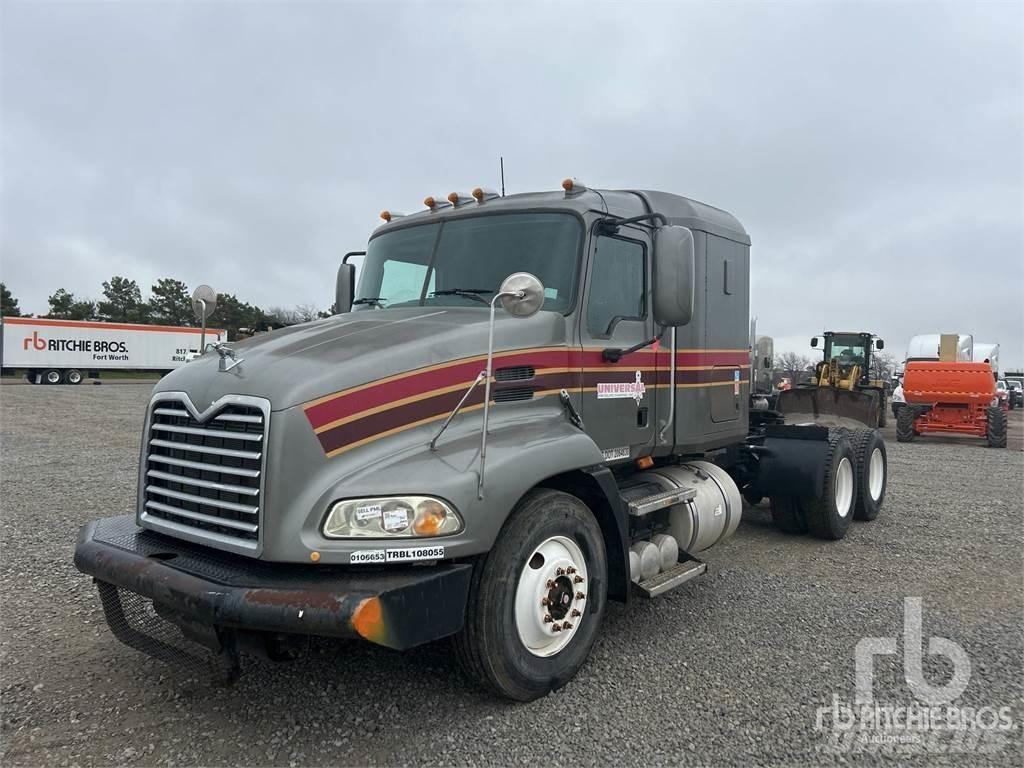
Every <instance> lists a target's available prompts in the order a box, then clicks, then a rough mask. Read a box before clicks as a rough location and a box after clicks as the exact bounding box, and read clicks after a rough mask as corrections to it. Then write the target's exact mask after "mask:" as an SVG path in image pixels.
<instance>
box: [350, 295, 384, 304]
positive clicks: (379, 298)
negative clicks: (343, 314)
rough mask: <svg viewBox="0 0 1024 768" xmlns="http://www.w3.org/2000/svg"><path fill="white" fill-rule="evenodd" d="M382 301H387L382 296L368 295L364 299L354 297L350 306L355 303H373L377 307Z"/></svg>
mask: <svg viewBox="0 0 1024 768" xmlns="http://www.w3.org/2000/svg"><path fill="white" fill-rule="evenodd" d="M382 301H387V299H386V298H384V297H383V296H368V297H366V298H365V299H356V300H355V301H353V302H352V306H353V307H354V306H355V305H356V304H375V305H376V306H378V307H379V306H381V302H382Z"/></svg>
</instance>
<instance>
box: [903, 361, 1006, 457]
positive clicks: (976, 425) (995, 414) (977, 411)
mask: <svg viewBox="0 0 1024 768" xmlns="http://www.w3.org/2000/svg"><path fill="white" fill-rule="evenodd" d="M903 396H904V397H905V398H906V401H907V405H906V407H905V408H903V409H902V410H901V411H900V415H899V417H898V419H897V423H896V439H897V440H898V441H899V442H901V443H907V442H910V441H911V440H913V439H914V438H915V437H917V436H918V435H921V434H924V433H926V432H954V433H958V434H963V435H974V436H976V437H984V438H986V439H987V440H988V444H989V445H990V446H992V447H993V448H1005V447H1006V414H1005V413H1004V412H1003V410H1002V408H1000V407H999V406H998V405H993V401H994V400H995V396H996V387H995V381H994V380H993V379H992V366H990V365H989V364H988V363H959V362H946V361H938V360H920V361H913V362H909V363H907V367H906V370H905V372H904V376H903Z"/></svg>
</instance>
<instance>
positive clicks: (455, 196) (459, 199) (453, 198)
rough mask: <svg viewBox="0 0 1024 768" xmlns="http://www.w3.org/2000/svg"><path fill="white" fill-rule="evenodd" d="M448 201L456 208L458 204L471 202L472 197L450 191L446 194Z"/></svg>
mask: <svg viewBox="0 0 1024 768" xmlns="http://www.w3.org/2000/svg"><path fill="white" fill-rule="evenodd" d="M448 202H449V203H451V204H452V205H454V206H455V207H456V208H458V207H459V206H460V205H465V204H466V203H471V202H473V198H472V197H470V196H469V195H460V194H459V193H458V192H451V193H449V194H448Z"/></svg>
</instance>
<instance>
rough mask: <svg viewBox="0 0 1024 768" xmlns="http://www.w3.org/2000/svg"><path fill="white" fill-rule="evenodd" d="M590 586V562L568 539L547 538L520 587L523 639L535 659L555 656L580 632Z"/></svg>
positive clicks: (525, 569) (518, 621) (528, 563)
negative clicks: (588, 571) (588, 567)
mask: <svg viewBox="0 0 1024 768" xmlns="http://www.w3.org/2000/svg"><path fill="white" fill-rule="evenodd" d="M588 586H589V582H588V573H587V561H586V559H585V558H584V557H583V552H582V550H580V548H579V545H577V544H576V542H575V541H573V540H572V539H570V538H568V537H566V536H552V537H551V538H549V539H545V540H544V541H543V542H542V543H541V544H540V546H538V547H537V548H536V549H535V550H534V551H533V553H532V554H531V555H530V556H529V557H528V558H527V559H526V564H525V565H524V566H523V570H522V572H521V573H520V574H519V583H518V584H517V585H516V596H515V616H516V630H517V631H518V633H519V640H520V642H522V644H523V645H524V646H525V647H526V650H528V651H529V652H530V653H532V654H533V655H534V656H541V657H547V656H554V655H555V654H556V653H558V652H559V651H561V650H562V649H563V648H565V646H567V645H568V644H569V642H570V641H571V640H572V638H573V637H574V636H575V635H576V632H577V631H578V630H579V627H580V623H581V621H582V620H583V613H584V611H585V610H586V599H587V594H586V593H587V588H588Z"/></svg>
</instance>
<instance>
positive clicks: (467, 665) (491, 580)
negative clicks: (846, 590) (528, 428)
mask: <svg viewBox="0 0 1024 768" xmlns="http://www.w3.org/2000/svg"><path fill="white" fill-rule="evenodd" d="M606 574H607V557H606V553H605V548H604V539H603V537H602V534H601V529H600V527H599V526H598V524H597V520H595V518H594V515H593V514H592V513H591V511H590V509H589V508H588V507H587V506H586V505H585V504H584V503H583V502H582V501H580V500H579V499H578V498H576V497H575V496H571V495H569V494H567V493H562V492H561V491H555V490H552V489H548V488H538V489H534V490H532V491H530V492H529V493H528V494H526V496H524V497H523V499H522V500H521V501H520V502H519V504H518V505H517V506H516V509H515V510H514V511H513V513H512V515H511V517H510V518H509V520H508V522H506V523H505V526H504V527H503V528H502V530H501V533H500V534H499V535H498V539H497V544H496V545H495V547H494V549H492V550H491V551H490V552H489V553H487V555H485V556H484V557H483V558H482V560H481V561H480V562H479V563H477V565H476V567H475V568H474V570H473V581H472V583H471V585H470V594H469V600H468V603H467V607H466V623H465V626H464V627H463V629H462V631H461V632H460V633H459V634H458V635H456V637H455V639H454V646H455V653H456V658H457V659H458V661H459V664H460V666H461V667H462V668H463V670H464V671H465V672H466V673H467V674H468V675H469V676H470V677H471V678H473V679H474V680H475V681H476V682H477V683H479V684H480V685H482V686H483V687H485V688H488V689H490V690H491V691H493V692H494V693H496V694H498V695H499V696H503V697H505V698H508V699H514V700H517V701H532V700H533V699H536V698H539V697H541V696H544V695H545V694H547V693H549V692H550V691H552V690H556V689H558V688H561V687H562V686H563V685H565V684H566V683H567V682H568V681H569V680H570V679H572V677H573V675H575V674H576V672H577V671H578V670H579V669H580V667H582V666H583V663H584V662H585V661H586V659H587V657H588V656H589V655H590V649H591V648H592V647H593V645H594V641H595V640H596V639H597V631H598V628H599V627H600V624H601V618H602V616H603V615H604V608H605V591H606V588H607V575H606Z"/></svg>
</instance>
